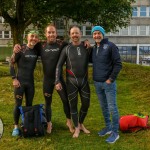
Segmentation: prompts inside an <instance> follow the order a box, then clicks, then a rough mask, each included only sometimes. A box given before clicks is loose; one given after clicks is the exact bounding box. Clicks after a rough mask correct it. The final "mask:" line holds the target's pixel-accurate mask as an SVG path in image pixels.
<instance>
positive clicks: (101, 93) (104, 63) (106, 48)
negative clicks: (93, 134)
mask: <svg viewBox="0 0 150 150" xmlns="http://www.w3.org/2000/svg"><path fill="white" fill-rule="evenodd" d="M104 35H105V30H104V29H103V28H102V27H101V26H95V27H93V28H92V36H93V39H94V40H95V45H94V47H93V51H92V62H93V80H94V85H95V88H96V93H97V96H98V99H99V102H100V105H101V109H102V113H103V116H104V120H105V124H106V127H105V128H104V129H102V130H101V131H99V132H98V134H99V136H104V135H107V134H110V136H109V137H108V138H107V139H106V142H108V143H114V142H115V141H116V140H118V139H119V134H118V129H119V113H118V108H117V101H116V78H117V75H118V74H119V72H120V70H121V68H122V63H121V59H120V54H119V51H118V48H117V46H116V45H115V44H114V43H112V42H110V41H108V39H104Z"/></svg>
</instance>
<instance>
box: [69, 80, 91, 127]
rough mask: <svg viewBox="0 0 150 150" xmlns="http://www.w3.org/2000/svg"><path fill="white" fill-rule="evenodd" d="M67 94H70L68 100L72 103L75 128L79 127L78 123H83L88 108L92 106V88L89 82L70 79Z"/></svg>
mask: <svg viewBox="0 0 150 150" xmlns="http://www.w3.org/2000/svg"><path fill="white" fill-rule="evenodd" d="M67 92H68V99H69V102H70V111H71V116H72V120H73V123H74V126H75V127H77V126H78V122H79V123H80V124H82V123H83V121H84V119H85V117H86V115H87V111H88V108H89V106H90V88H89V84H88V81H87V80H85V81H83V80H82V79H78V80H76V79H74V78H68V80H67ZM78 93H79V94H80V98H81V108H80V111H79V117H78V108H77V106H78Z"/></svg>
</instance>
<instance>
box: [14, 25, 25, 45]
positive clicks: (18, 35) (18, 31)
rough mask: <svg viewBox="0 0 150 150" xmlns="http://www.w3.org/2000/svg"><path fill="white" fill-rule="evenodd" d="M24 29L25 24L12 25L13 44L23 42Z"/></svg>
mask: <svg viewBox="0 0 150 150" xmlns="http://www.w3.org/2000/svg"><path fill="white" fill-rule="evenodd" d="M24 30H25V28H24V26H23V25H11V31H12V37H13V46H14V45H15V44H17V43H19V44H23V36H24Z"/></svg>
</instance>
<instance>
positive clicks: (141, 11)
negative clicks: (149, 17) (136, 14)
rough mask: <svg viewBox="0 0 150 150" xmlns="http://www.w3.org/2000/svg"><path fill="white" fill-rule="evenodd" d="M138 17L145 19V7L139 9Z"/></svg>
mask: <svg viewBox="0 0 150 150" xmlns="http://www.w3.org/2000/svg"><path fill="white" fill-rule="evenodd" d="M140 16H141V17H146V6H141V7H140Z"/></svg>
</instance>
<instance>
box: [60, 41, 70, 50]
mask: <svg viewBox="0 0 150 150" xmlns="http://www.w3.org/2000/svg"><path fill="white" fill-rule="evenodd" d="M67 45H68V42H65V41H63V42H62V44H61V47H60V49H61V50H62V49H63V48H65V46H67Z"/></svg>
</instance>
